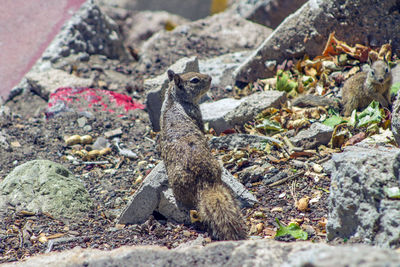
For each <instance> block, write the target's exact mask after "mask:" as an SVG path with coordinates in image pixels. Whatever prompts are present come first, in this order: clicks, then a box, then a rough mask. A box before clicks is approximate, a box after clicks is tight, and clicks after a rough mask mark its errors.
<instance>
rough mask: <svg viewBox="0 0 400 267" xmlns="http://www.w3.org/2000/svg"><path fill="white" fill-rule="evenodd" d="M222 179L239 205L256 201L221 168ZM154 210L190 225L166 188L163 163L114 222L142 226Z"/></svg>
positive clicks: (188, 219)
mask: <svg viewBox="0 0 400 267" xmlns="http://www.w3.org/2000/svg"><path fill="white" fill-rule="evenodd" d="M222 180H223V182H224V183H225V184H226V185H227V186H228V187H229V188H231V190H232V192H233V194H234V196H235V197H236V198H237V199H238V200H239V201H240V203H241V204H242V206H247V207H249V206H252V205H254V204H255V203H256V202H257V199H256V198H255V197H254V196H253V195H252V194H251V193H250V192H249V191H247V190H246V188H245V187H244V186H243V185H242V184H241V183H240V182H238V181H237V180H236V179H235V178H234V177H233V176H232V175H231V174H230V173H229V172H228V171H227V170H226V169H225V168H223V174H222ZM154 211H157V212H159V213H160V214H162V215H163V216H165V217H166V218H168V219H172V220H175V221H177V222H184V223H189V222H190V218H189V211H188V210H186V209H184V208H182V207H180V206H179V205H178V204H177V202H176V200H175V198H174V196H173V194H172V190H171V189H170V188H169V187H168V177H167V173H166V171H165V167H164V163H163V162H160V163H159V164H158V165H157V166H156V167H155V168H154V169H153V170H152V171H151V172H150V174H149V175H148V176H147V177H146V179H145V180H144V181H143V184H142V185H141V187H140V188H139V189H138V190H137V191H136V192H135V194H134V195H133V196H132V199H131V201H130V202H129V203H128V205H127V206H126V208H125V210H124V211H123V212H122V214H121V215H120V217H119V219H118V223H120V224H136V223H143V222H144V221H146V220H147V219H148V217H149V216H150V215H151V214H152V213H153V212H154Z"/></svg>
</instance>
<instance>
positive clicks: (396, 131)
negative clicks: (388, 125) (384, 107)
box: [392, 92, 400, 145]
mask: <svg viewBox="0 0 400 267" xmlns="http://www.w3.org/2000/svg"><path fill="white" fill-rule="evenodd" d="M392 132H393V136H394V139H395V140H396V143H397V144H398V145H399V144H400V92H398V93H397V96H396V100H395V101H394V102H393V105H392Z"/></svg>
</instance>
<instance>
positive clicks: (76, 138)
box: [65, 134, 81, 146]
mask: <svg viewBox="0 0 400 267" xmlns="http://www.w3.org/2000/svg"><path fill="white" fill-rule="evenodd" d="M80 142H81V137H80V136H79V135H77V134H76V135H72V136H70V137H68V138H67V139H66V140H65V143H66V144H67V145H69V146H72V145H76V144H79V143H80Z"/></svg>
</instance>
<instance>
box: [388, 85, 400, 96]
mask: <svg viewBox="0 0 400 267" xmlns="http://www.w3.org/2000/svg"><path fill="white" fill-rule="evenodd" d="M399 90H400V82H397V83H394V84H393V85H392V87H391V88H390V93H392V94H395V95H396V94H397V92H398V91H399Z"/></svg>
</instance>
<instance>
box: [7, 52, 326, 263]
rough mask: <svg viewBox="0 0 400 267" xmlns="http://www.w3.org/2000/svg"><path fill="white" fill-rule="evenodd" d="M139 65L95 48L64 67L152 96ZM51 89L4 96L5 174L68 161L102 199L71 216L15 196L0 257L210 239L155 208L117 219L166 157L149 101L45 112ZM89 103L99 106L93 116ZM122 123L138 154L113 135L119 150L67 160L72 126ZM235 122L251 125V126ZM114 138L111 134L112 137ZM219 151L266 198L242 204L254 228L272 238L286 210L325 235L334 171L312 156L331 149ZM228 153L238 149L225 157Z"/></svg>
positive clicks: (217, 93) (316, 236) (218, 93)
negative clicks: (126, 220) (104, 56)
mask: <svg viewBox="0 0 400 267" xmlns="http://www.w3.org/2000/svg"><path fill="white" fill-rule="evenodd" d="M74 64H75V65H74ZM91 64H92V66H91ZM132 64H134V62H133V63H132ZM95 65H96V66H95ZM99 66H101V68H100V67H99ZM132 66H133V65H129V64H128V65H123V64H119V63H118V62H112V61H109V62H108V63H104V62H99V59H98V58H97V59H96V57H93V58H91V60H89V61H88V63H84V64H83V63H77V65H76V63H75V62H68V60H67V59H66V61H65V62H62V63H61V64H60V65H59V66H57V67H58V68H60V69H64V70H66V71H68V72H74V73H75V74H76V75H78V76H80V77H90V76H93V75H94V76H95V80H96V81H99V82H98V84H96V87H97V88H102V89H112V90H114V91H116V92H119V93H123V94H127V95H129V96H131V97H132V98H133V99H134V100H135V101H138V102H139V103H144V101H145V92H144V91H143V84H142V79H143V77H142V76H141V75H140V73H138V72H137V71H135V69H134V67H132ZM99 68H100V70H99ZM105 70H106V71H105ZM110 73H111V74H110ZM107 75H111V76H113V75H114V76H113V77H111V76H107ZM100 81H101V82H100ZM227 96H232V92H228V91H224V90H220V89H218V88H214V89H212V90H211V97H212V98H213V99H219V98H221V97H227ZM47 98H48V95H40V92H39V93H38V92H26V93H24V94H22V95H19V96H17V97H15V98H14V99H13V100H12V101H9V102H8V103H6V106H7V107H8V108H9V109H10V114H7V112H4V113H3V114H2V115H1V116H0V136H3V137H5V138H6V140H7V142H8V144H9V146H5V145H2V144H1V143H0V155H1V156H0V182H1V181H2V180H3V179H4V178H5V177H6V176H7V174H9V173H10V172H11V171H12V170H13V169H14V168H15V167H16V166H18V165H21V164H23V163H25V162H28V161H30V160H35V159H48V160H52V161H54V162H58V163H60V164H62V165H64V166H65V167H66V168H68V169H69V170H70V171H71V172H72V173H73V174H74V175H75V176H76V177H78V178H79V179H81V180H82V181H83V183H84V185H85V187H86V189H87V191H88V192H89V194H90V196H91V198H92V199H93V201H94V203H95V208H94V209H93V210H92V211H91V212H90V214H88V216H87V217H86V218H82V220H81V221H64V220H57V219H55V218H53V217H52V215H51V214H48V213H40V214H35V213H31V212H29V211H16V209H15V208H14V207H12V206H8V208H7V210H6V211H3V212H2V214H4V216H3V217H2V218H1V220H0V263H4V262H11V261H19V260H22V259H25V258H27V257H29V256H33V255H37V254H42V253H48V252H50V251H63V250H67V249H71V248H74V247H78V246H79V247H82V248H98V249H105V250H109V249H114V248H117V247H120V246H122V245H160V246H166V247H168V248H176V247H178V246H179V245H181V244H183V243H186V242H188V241H190V240H195V239H197V238H198V237H199V236H203V237H205V239H204V240H205V241H204V242H211V240H210V239H209V238H208V234H207V233H206V232H204V231H202V230H200V229H197V228H196V227H194V226H192V225H181V224H177V223H175V222H172V221H167V220H165V218H162V217H161V216H160V215H159V214H154V216H152V217H151V218H149V220H148V221H147V222H146V223H143V224H141V225H126V226H120V225H116V223H115V219H116V217H117V216H118V215H119V214H120V213H121V211H122V210H123V209H124V208H125V206H126V204H127V203H128V201H129V199H130V198H131V196H132V195H133V194H134V192H135V191H136V190H137V188H138V187H139V186H140V180H141V179H145V177H146V175H147V174H148V173H149V172H150V171H151V169H152V168H154V167H155V166H156V164H157V163H158V162H159V161H160V155H159V154H158V152H157V151H156V146H155V140H156V134H154V133H153V132H152V131H151V128H150V123H149V119H148V115H147V113H146V110H139V109H137V110H134V111H130V112H129V113H127V114H125V115H124V116H118V115H117V114H116V113H110V112H107V111H99V110H96V107H92V108H88V107H86V108H87V109H86V110H85V112H86V113H85V112H83V111H82V110H79V109H77V108H76V107H72V108H71V110H72V111H70V112H65V111H63V112H59V113H58V114H56V116H50V117H49V116H47V117H46V113H45V112H46V108H47V101H46V100H45V99H47ZM88 112H89V113H90V114H92V115H91V116H85V114H88ZM82 117H85V118H86V123H85V127H80V126H79V119H81V118H82ZM119 128H120V129H121V131H122V134H121V135H120V136H119V145H120V146H121V147H123V148H126V149H129V150H131V151H133V152H134V153H136V154H137V158H127V157H124V156H122V155H120V154H119V152H118V150H117V149H116V147H115V145H112V146H111V147H112V151H111V153H110V154H107V155H105V156H102V157H100V158H97V159H96V160H94V161H95V162H91V163H90V162H89V163H88V162H86V161H85V160H78V161H77V162H74V161H71V160H69V158H70V156H71V149H70V147H68V146H67V145H66V144H65V141H64V137H65V136H71V135H75V134H78V135H84V134H90V135H91V136H92V137H93V138H94V139H96V138H97V137H101V136H103V137H104V136H105V133H106V132H108V131H111V130H115V129H119ZM236 132H239V133H240V132H243V133H244V129H238V130H237V131H236ZM209 137H212V135H211V134H209ZM109 142H110V143H112V141H111V138H110V139H109ZM213 153H214V155H215V156H216V157H218V159H220V160H221V162H223V164H224V166H225V167H226V168H227V169H228V170H229V171H230V172H231V173H232V174H233V175H234V176H235V177H237V178H238V179H239V180H240V181H241V182H243V184H244V185H245V186H246V187H247V189H248V190H250V191H251V192H252V193H253V194H254V195H255V196H256V197H257V199H258V201H259V203H258V204H257V205H255V206H254V207H252V208H248V209H243V210H242V212H243V214H244V215H245V218H246V222H247V228H248V231H249V235H250V238H273V237H274V236H275V232H276V230H277V226H278V225H277V223H276V219H278V220H279V221H280V222H281V223H283V224H285V225H287V224H288V223H289V222H296V223H298V224H299V225H300V226H301V227H302V228H303V229H304V230H305V231H307V233H308V234H309V240H312V241H315V242H325V232H324V227H325V223H326V218H327V197H328V195H329V184H330V181H329V177H327V176H324V175H323V174H319V173H316V172H315V170H313V169H312V167H311V164H309V163H322V162H324V161H326V159H328V158H329V155H321V154H319V153H318V152H317V151H315V153H306V154H304V155H303V156H299V157H297V158H296V159H289V160H280V159H281V158H282V156H281V155H280V153H281V152H280V151H277V150H274V149H272V151H270V152H269V153H268V152H267V151H266V150H265V149H261V148H252V147H248V148H246V149H242V150H239V151H231V150H229V149H224V150H215V149H214V150H213ZM226 155H239V156H233V157H232V158H233V159H231V160H226V159H227V156H226ZM304 199H308V200H310V203H309V205H308V207H303V208H301V210H302V211H300V210H299V209H298V208H296V206H299V203H301V202H302V200H304ZM0 216H1V214H0ZM281 239H282V240H283V241H293V242H301V241H295V240H292V239H290V238H281Z"/></svg>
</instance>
